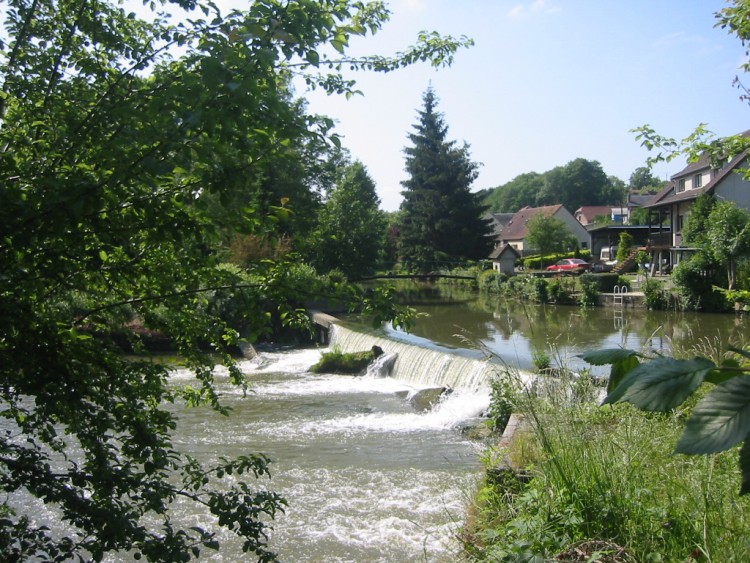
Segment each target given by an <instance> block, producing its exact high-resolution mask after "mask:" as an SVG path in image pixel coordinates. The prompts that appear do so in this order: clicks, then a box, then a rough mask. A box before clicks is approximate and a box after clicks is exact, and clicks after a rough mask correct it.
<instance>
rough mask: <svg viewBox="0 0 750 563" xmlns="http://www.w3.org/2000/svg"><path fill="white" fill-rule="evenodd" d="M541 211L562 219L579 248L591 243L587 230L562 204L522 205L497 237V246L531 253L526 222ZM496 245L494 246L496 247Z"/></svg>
mask: <svg viewBox="0 0 750 563" xmlns="http://www.w3.org/2000/svg"><path fill="white" fill-rule="evenodd" d="M539 213H542V214H543V215H544V216H545V217H554V218H555V219H559V220H560V221H562V222H563V223H564V224H565V225H566V226H567V227H568V230H569V231H570V233H571V234H572V235H573V236H574V237H575V238H576V240H577V241H578V246H579V248H582V249H588V248H590V245H591V237H590V236H589V233H588V231H586V229H585V228H584V227H583V225H581V224H580V223H579V222H578V221H577V220H576V218H575V217H573V215H572V214H571V213H570V211H568V210H567V209H565V207H563V206H562V205H560V204H558V205H547V206H545V207H528V206H527V207H524V208H523V209H521V210H520V211H518V212H517V213H515V214H514V215H513V218H512V219H511V220H510V221H509V222H508V224H507V225H506V226H505V228H504V229H503V230H502V232H501V233H500V236H499V237H498V239H497V247H501V246H503V245H504V244H508V245H510V246H512V247H513V248H514V249H515V250H516V251H517V252H518V253H520V254H521V255H528V254H533V252H534V250H535V249H533V248H529V245H528V243H527V242H526V237H527V236H528V235H529V229H528V226H527V224H528V222H529V221H530V220H531V219H533V218H534V217H536V216H537V215H538V214H539ZM497 247H496V248H497Z"/></svg>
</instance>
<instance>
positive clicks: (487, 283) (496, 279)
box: [477, 270, 508, 293]
mask: <svg viewBox="0 0 750 563" xmlns="http://www.w3.org/2000/svg"><path fill="white" fill-rule="evenodd" d="M506 281H508V275H507V274H504V273H502V272H498V271H496V270H485V271H484V272H482V273H481V274H479V277H478V278H477V283H478V285H479V289H480V290H482V291H489V292H492V293H499V292H500V288H501V286H502V284H504V283H505V282H506Z"/></svg>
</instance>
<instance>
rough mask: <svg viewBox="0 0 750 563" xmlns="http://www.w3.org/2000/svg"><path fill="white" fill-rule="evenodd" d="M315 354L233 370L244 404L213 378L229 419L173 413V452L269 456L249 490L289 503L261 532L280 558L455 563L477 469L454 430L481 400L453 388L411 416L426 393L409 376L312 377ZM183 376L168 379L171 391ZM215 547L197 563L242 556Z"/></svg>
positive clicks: (475, 453) (263, 359)
mask: <svg viewBox="0 0 750 563" xmlns="http://www.w3.org/2000/svg"><path fill="white" fill-rule="evenodd" d="M321 352H322V351H321V350H314V349H313V350H300V351H289V352H274V353H263V354H261V355H260V357H259V358H256V359H254V360H252V361H247V362H242V364H241V366H242V369H243V371H244V372H245V373H246V374H247V376H248V380H249V382H250V383H251V387H252V390H251V392H250V393H248V394H247V395H246V396H243V394H242V393H241V392H240V391H238V390H236V389H234V388H233V387H232V386H231V385H230V384H229V383H228V381H226V378H225V377H224V376H223V374H222V373H221V372H217V387H218V389H219V391H220V393H221V395H222V397H223V401H224V403H225V404H226V405H227V406H230V407H231V408H232V410H233V412H232V414H231V415H230V416H229V417H222V416H219V415H216V414H215V413H213V412H211V411H210V410H208V409H204V408H201V409H190V410H187V411H185V412H180V422H179V424H178V432H177V435H176V440H175V443H176V445H177V446H178V447H179V448H180V449H182V450H184V451H187V452H189V453H191V455H195V456H196V457H198V458H199V459H202V460H204V461H211V460H215V459H218V458H219V457H221V456H224V457H234V456H237V455H244V454H247V453H251V452H252V453H265V454H267V455H269V456H270V457H271V458H272V459H273V460H274V464H273V466H272V468H271V470H272V475H273V477H272V479H271V480H270V481H268V480H265V481H263V482H259V483H258V486H259V487H260V488H269V489H271V490H273V491H275V492H278V493H280V494H282V495H283V496H284V497H285V498H286V499H287V501H288V502H289V508H288V509H287V511H286V514H283V515H280V516H279V517H278V518H277V520H276V521H275V523H274V528H275V529H274V531H273V533H272V536H271V543H272V546H273V548H274V549H275V550H276V551H277V552H278V553H279V557H280V559H281V561H287V562H325V563H328V562H337V561H338V562H357V563H360V562H362V563H367V562H389V563H391V562H396V563H398V562H401V561H404V562H407V561H408V562H412V561H430V562H432V561H435V562H443V561H445V562H449V561H455V560H456V557H457V555H456V554H457V549H458V546H457V543H456V541H455V533H456V530H457V529H458V528H459V527H460V526H461V525H462V523H463V518H464V515H465V512H466V503H467V499H468V498H469V497H470V494H471V491H472V490H473V487H474V486H475V482H476V480H477V479H478V477H479V476H480V473H481V467H480V464H479V461H478V458H479V449H480V446H479V445H477V444H474V443H472V442H470V441H468V440H466V439H465V438H464V437H463V436H462V434H461V433H460V431H459V428H460V427H461V426H462V425H464V424H465V423H466V422H467V421H470V420H475V419H476V418H477V417H478V416H480V415H481V413H482V412H483V411H484V410H485V409H486V408H487V405H488V400H489V399H488V394H487V392H486V391H485V390H481V389H479V390H477V389H458V390H456V391H454V392H453V393H451V394H448V395H446V396H444V397H443V399H442V400H441V401H440V402H439V403H438V404H437V405H436V406H435V407H434V408H433V409H432V410H429V411H426V412H417V411H415V410H414V408H413V407H412V406H411V404H410V403H409V397H410V396H411V395H412V394H413V393H414V392H416V391H417V390H419V389H421V388H423V387H425V385H420V384H419V383H418V382H417V381H416V380H415V379H414V378H413V377H410V378H408V379H407V380H400V379H398V378H391V377H382V376H378V375H372V376H366V377H351V376H340V375H316V374H312V373H310V372H309V371H308V370H309V368H310V366H312V365H313V364H314V363H315V362H317V360H318V359H319V357H320V354H321ZM190 379H191V374H189V373H187V372H184V371H177V372H176V373H175V374H174V381H175V383H176V384H184V383H189V382H190ZM182 517H183V518H186V519H188V521H189V522H191V525H195V524H197V523H202V524H203V525H205V524H206V523H208V522H209V521H210V516H209V515H206V514H190V513H188V512H186V513H184V514H183V515H182ZM222 546H223V547H222V551H221V552H219V553H218V554H212V553H206V556H207V557H208V559H207V560H211V561H244V560H247V559H245V558H244V556H243V555H241V552H239V551H238V543H237V541H236V540H235V539H233V538H232V537H231V534H226V533H224V534H223V541H222Z"/></svg>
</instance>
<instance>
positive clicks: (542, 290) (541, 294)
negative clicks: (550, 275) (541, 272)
mask: <svg viewBox="0 0 750 563" xmlns="http://www.w3.org/2000/svg"><path fill="white" fill-rule="evenodd" d="M525 294H526V297H528V298H529V299H531V300H532V301H536V302H538V303H547V302H548V301H549V292H548V291H547V280H546V279H544V278H528V281H527V283H526V291H525Z"/></svg>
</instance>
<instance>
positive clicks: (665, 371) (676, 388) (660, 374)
mask: <svg viewBox="0 0 750 563" xmlns="http://www.w3.org/2000/svg"><path fill="white" fill-rule="evenodd" d="M715 367H716V366H715V364H714V363H713V362H712V361H710V360H707V359H705V358H696V359H695V360H675V359H672V358H657V359H655V360H652V361H650V362H647V363H644V364H641V365H639V366H638V367H636V368H635V369H633V370H632V371H630V372H629V373H628V374H627V376H625V378H624V379H623V380H622V382H621V383H620V384H619V385H618V386H617V388H616V389H615V390H614V391H612V392H611V393H609V394H608V395H607V398H606V399H605V400H604V403H605V404H607V403H616V402H618V401H627V402H630V403H633V404H634V405H635V406H637V407H638V408H640V409H643V410H649V411H666V410H669V409H672V408H674V407H676V406H678V405H680V404H682V402H683V401H684V400H685V399H686V398H687V397H689V396H690V394H691V393H693V391H695V390H696V389H697V388H698V386H699V385H700V384H701V383H702V382H703V380H704V379H705V377H706V375H707V374H708V373H709V372H710V371H711V370H712V369H714V368H715Z"/></svg>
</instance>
